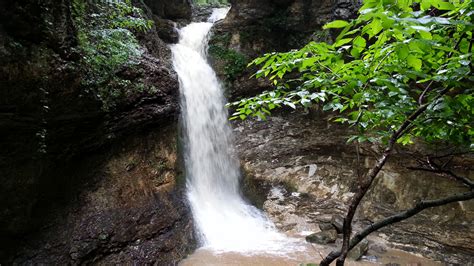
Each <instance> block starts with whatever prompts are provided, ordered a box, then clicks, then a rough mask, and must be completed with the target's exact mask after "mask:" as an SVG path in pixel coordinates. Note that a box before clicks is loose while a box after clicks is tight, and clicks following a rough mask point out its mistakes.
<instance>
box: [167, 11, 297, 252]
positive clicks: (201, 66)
mask: <svg viewBox="0 0 474 266" xmlns="http://www.w3.org/2000/svg"><path fill="white" fill-rule="evenodd" d="M227 12H228V9H226V8H221V9H215V10H214V12H213V14H212V15H211V17H210V18H209V22H202V23H191V24H190V25H188V26H186V27H184V28H182V29H181V30H180V41H179V43H178V44H175V45H173V46H172V47H171V50H172V52H173V64H174V68H175V70H176V72H177V73H178V76H179V80H180V88H181V104H182V119H183V124H184V131H185V165H186V174H187V196H188V199H189V202H190V205H191V210H192V213H193V217H194V221H195V225H196V229H197V230H198V232H199V237H200V242H201V245H202V246H203V248H206V249H210V250H213V251H215V252H239V253H246V254H255V253H272V254H282V255H283V254H285V253H287V252H288V251H289V248H290V247H291V248H293V249H294V248H297V245H295V241H294V240H293V239H290V238H288V237H286V236H285V235H283V234H281V233H279V232H277V230H276V229H275V226H274V225H273V223H272V222H271V221H270V220H269V219H268V218H267V217H266V216H265V215H264V214H263V213H262V212H261V211H260V210H258V209H256V208H255V207H253V206H251V205H250V204H248V203H246V202H245V201H244V200H243V199H242V197H241V194H240V192H239V176H240V172H239V162H238V160H237V158H236V156H235V154H234V152H233V146H232V132H231V129H230V126H229V124H228V118H227V110H226V109H225V107H224V105H225V98H224V96H223V91H222V88H221V84H220V82H219V80H218V78H217V76H216V73H215V72H214V70H213V69H212V68H211V66H210V65H209V63H208V62H207V60H206V57H207V55H206V50H207V41H208V34H209V31H210V29H211V27H212V25H213V23H214V22H216V21H218V20H220V19H223V18H224V17H225V15H226V14H227Z"/></svg>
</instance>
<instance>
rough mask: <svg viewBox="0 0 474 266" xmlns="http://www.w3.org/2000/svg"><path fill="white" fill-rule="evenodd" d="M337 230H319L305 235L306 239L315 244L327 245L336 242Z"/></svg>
mask: <svg viewBox="0 0 474 266" xmlns="http://www.w3.org/2000/svg"><path fill="white" fill-rule="evenodd" d="M336 239H337V232H336V230H334V229H330V230H326V231H321V232H318V233H314V234H311V235H308V236H306V241H308V242H310V243H315V244H321V245H327V244H330V243H334V242H336Z"/></svg>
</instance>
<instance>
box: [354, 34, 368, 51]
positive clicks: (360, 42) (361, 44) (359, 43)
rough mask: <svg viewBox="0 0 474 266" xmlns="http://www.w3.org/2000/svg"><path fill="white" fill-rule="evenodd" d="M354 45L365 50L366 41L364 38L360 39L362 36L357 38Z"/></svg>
mask: <svg viewBox="0 0 474 266" xmlns="http://www.w3.org/2000/svg"><path fill="white" fill-rule="evenodd" d="M352 44H353V45H354V46H355V47H357V48H362V49H363V48H365V46H366V44H367V43H366V41H365V39H364V38H362V37H360V36H357V37H356V38H355V39H354V41H353V42H352Z"/></svg>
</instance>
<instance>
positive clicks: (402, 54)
mask: <svg viewBox="0 0 474 266" xmlns="http://www.w3.org/2000/svg"><path fill="white" fill-rule="evenodd" d="M408 54H410V50H409V49H408V46H407V45H406V44H402V45H401V46H399V47H398V50H397V55H398V58H400V59H401V60H403V59H405V58H407V57H408Z"/></svg>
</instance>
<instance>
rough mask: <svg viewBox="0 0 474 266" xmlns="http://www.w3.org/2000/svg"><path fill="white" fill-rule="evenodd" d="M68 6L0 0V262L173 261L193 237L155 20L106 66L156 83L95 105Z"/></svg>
mask: <svg viewBox="0 0 474 266" xmlns="http://www.w3.org/2000/svg"><path fill="white" fill-rule="evenodd" d="M70 5H71V1H67V0H59V1H56V0H54V1H53V0H51V1H29V0H28V1H22V2H21V3H17V2H14V1H0V173H1V176H2V186H0V263H2V264H3V263H4V262H9V263H11V262H13V258H16V262H18V263H31V264H37V263H44V264H78V263H86V262H99V261H104V262H105V263H109V262H110V263H118V262H122V261H130V262H139V263H140V262H143V263H153V262H157V263H158V264H169V263H173V262H175V261H177V260H179V259H180V258H182V257H183V256H184V255H185V253H186V251H187V250H188V248H190V247H192V246H193V240H192V237H191V231H192V226H191V225H190V223H191V217H190V216H189V209H188V208H187V207H186V205H185V204H184V203H183V198H184V195H183V193H182V184H177V183H176V182H174V179H175V177H178V176H179V167H177V166H176V165H175V164H176V153H177V152H176V146H175V144H176V140H175V138H174V136H176V134H177V133H176V129H175V127H174V125H176V123H177V122H176V120H177V115H178V111H179V104H178V101H179V100H178V97H179V96H178V94H179V83H178V79H177V75H176V73H175V72H174V71H173V69H172V66H171V61H170V51H169V49H168V48H167V46H166V44H165V42H164V41H163V40H161V39H160V38H159V36H158V33H157V30H156V28H154V29H152V31H150V32H148V34H144V35H142V36H138V37H139V40H140V42H141V44H142V46H143V48H144V54H143V56H142V57H141V58H140V60H139V63H138V64H137V65H136V66H134V67H131V68H124V69H121V70H120V71H119V72H118V73H116V75H117V76H119V77H120V78H122V79H124V80H128V81H130V82H131V83H132V84H134V83H136V82H140V83H142V84H144V85H145V86H150V87H151V86H153V87H154V88H155V89H156V90H154V91H153V92H149V91H148V92H147V91H137V92H134V93H131V94H129V95H128V96H127V97H123V98H122V99H121V100H120V101H118V102H117V105H116V107H115V108H114V109H113V110H111V111H109V112H105V111H104V110H103V109H102V108H101V107H102V106H101V105H102V104H101V102H99V101H98V100H97V97H94V96H93V95H91V94H90V93H88V92H87V91H85V90H84V87H82V86H81V81H82V80H83V79H84V77H83V76H81V75H82V74H81V71H80V67H81V65H80V64H79V61H80V58H81V54H80V50H79V48H78V47H77V38H76V30H75V25H74V23H73V20H72V19H71V16H72V14H71V10H70ZM146 12H147V11H146ZM147 132H148V133H147ZM150 132H152V133H150ZM131 135H136V136H137V138H136V139H133V138H130V137H129V136H131ZM165 140H166V142H163V141H165ZM173 145H174V146H173ZM118 147H120V148H118ZM165 155H166V156H165ZM168 155H169V156H168ZM127 156H129V157H130V160H132V161H133V162H130V163H128V164H126V165H125V163H126V162H125V161H126V160H128V157H127ZM173 156H174V157H173ZM160 162H163V165H161V166H160V164H159V163H160ZM153 167H154V168H153ZM19 239H23V240H21V241H19Z"/></svg>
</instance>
